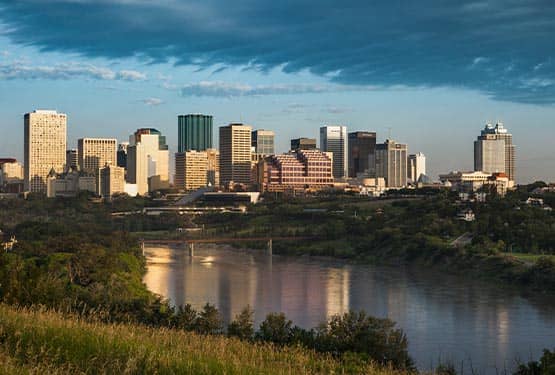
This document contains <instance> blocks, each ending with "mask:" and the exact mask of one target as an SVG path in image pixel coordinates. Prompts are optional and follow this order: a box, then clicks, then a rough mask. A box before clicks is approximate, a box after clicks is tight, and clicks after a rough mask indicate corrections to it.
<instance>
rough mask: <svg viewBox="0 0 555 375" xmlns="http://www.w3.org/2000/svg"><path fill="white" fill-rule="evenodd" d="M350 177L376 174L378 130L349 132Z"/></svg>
mask: <svg viewBox="0 0 555 375" xmlns="http://www.w3.org/2000/svg"><path fill="white" fill-rule="evenodd" d="M348 149H349V162H348V164H349V177H353V178H354V177H357V175H360V174H364V175H367V176H371V177H374V175H375V173H376V172H375V152H376V132H363V131H358V132H352V133H349V144H348Z"/></svg>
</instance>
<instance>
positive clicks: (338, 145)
mask: <svg viewBox="0 0 555 375" xmlns="http://www.w3.org/2000/svg"><path fill="white" fill-rule="evenodd" d="M320 150H321V151H324V152H332V153H333V177H334V178H345V177H347V176H348V152H347V150H348V141H347V127H346V126H339V125H338V126H335V125H330V126H323V127H321V128H320Z"/></svg>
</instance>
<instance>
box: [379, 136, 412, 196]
mask: <svg viewBox="0 0 555 375" xmlns="http://www.w3.org/2000/svg"><path fill="white" fill-rule="evenodd" d="M407 152H408V147H407V145H406V144H401V143H396V142H395V141H393V140H390V139H388V140H386V141H385V143H380V144H377V145H376V177H383V178H384V179H385V183H386V186H387V187H388V188H400V187H404V186H406V185H407Z"/></svg>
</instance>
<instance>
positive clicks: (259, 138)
mask: <svg viewBox="0 0 555 375" xmlns="http://www.w3.org/2000/svg"><path fill="white" fill-rule="evenodd" d="M274 139H275V133H274V132H273V131H271V130H264V129H259V130H255V131H253V132H252V134H251V146H252V147H254V152H255V153H256V154H258V155H273V154H275V147H274Z"/></svg>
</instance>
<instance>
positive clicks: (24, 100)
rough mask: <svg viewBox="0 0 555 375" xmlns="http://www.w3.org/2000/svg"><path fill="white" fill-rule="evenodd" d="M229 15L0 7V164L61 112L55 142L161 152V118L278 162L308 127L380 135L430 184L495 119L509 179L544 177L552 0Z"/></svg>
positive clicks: (104, 7)
mask: <svg viewBox="0 0 555 375" xmlns="http://www.w3.org/2000/svg"><path fill="white" fill-rule="evenodd" d="M230 4H231V3H229V2H226V1H222V0H204V1H177V0H163V1H157V2H152V1H146V0H97V1H92V0H58V1H49V2H48V5H45V2H44V1H39V0H21V1H17V2H13V1H2V0H0V134H3V135H6V136H1V135H0V156H15V157H18V158H22V155H23V151H22V144H23V120H22V115H23V113H25V112H28V111H31V110H33V109H35V108H44V109H57V110H59V111H63V112H65V113H67V114H68V116H69V123H68V125H69V127H68V138H69V139H68V141H69V145H70V146H76V139H77V138H79V137H83V136H91V137H92V136H99V137H100V136H102V137H116V138H118V139H119V140H125V139H127V137H128V135H129V134H130V133H131V132H133V131H134V130H135V129H136V128H138V127H144V126H152V127H156V128H159V129H160V130H161V131H162V132H164V133H165V134H166V135H167V136H168V142H169V144H170V147H171V148H173V150H175V145H176V137H177V115H178V114H183V113H190V112H201V113H209V114H213V115H214V120H215V124H217V125H224V124H227V123H229V122H235V121H243V122H245V123H248V124H251V125H252V126H253V127H255V128H266V129H272V130H274V131H275V132H276V134H277V136H276V143H277V149H278V150H279V151H286V150H287V147H288V144H289V139H290V138H293V137H297V136H312V137H316V136H317V134H318V128H319V127H320V126H322V125H324V124H336V123H341V124H345V125H347V126H348V128H349V130H350V131H351V130H352V131H354V130H375V131H377V132H378V138H379V140H383V139H385V138H386V137H387V136H388V133H389V131H390V130H389V128H391V134H392V138H394V139H396V140H397V141H400V142H406V143H408V145H409V151H412V152H419V151H421V152H424V153H425V154H426V155H427V157H428V170H429V174H430V175H432V177H436V176H437V174H438V173H441V172H445V171H448V170H452V169H459V170H466V169H471V168H472V141H473V140H474V138H475V137H476V135H477V134H478V133H479V131H480V129H481V128H482V127H483V124H484V123H485V122H487V121H496V120H501V121H503V122H504V124H505V126H506V127H507V128H508V129H509V130H510V131H511V132H512V133H513V136H514V142H515V144H516V145H517V180H518V181H519V182H528V181H532V180H537V179H543V180H555V126H554V121H555V106H554V105H553V104H554V102H555V78H554V77H555V74H554V73H555V60H554V59H555V43H553V40H554V38H555V23H554V22H553V21H552V20H553V19H555V4H553V3H552V2H549V1H539V0H529V1H526V2H522V1H513V0H504V1H501V0H489V1H475V2H466V3H465V2H459V1H440V0H423V1H420V2H414V4H412V5H411V4H409V5H407V4H406V2H402V1H374V2H369V1H362V0H348V1H343V2H337V1H327V0H320V1H316V0H297V1H289V0H282V1H279V2H276V1H268V0H238V1H234V2H233V5H232V6H231V5H230ZM416 4H417V5H416ZM216 133H217V132H216Z"/></svg>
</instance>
